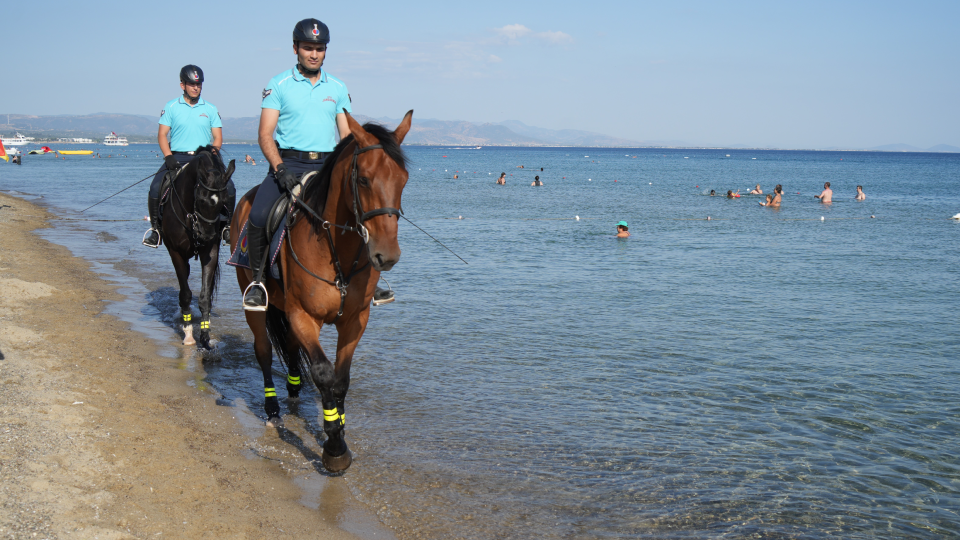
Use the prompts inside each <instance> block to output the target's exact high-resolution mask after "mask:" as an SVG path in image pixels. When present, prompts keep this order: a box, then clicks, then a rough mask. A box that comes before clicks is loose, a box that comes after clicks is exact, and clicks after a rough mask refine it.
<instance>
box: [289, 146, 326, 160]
mask: <svg viewBox="0 0 960 540" xmlns="http://www.w3.org/2000/svg"><path fill="white" fill-rule="evenodd" d="M329 155H330V152H301V151H299V150H283V149H281V150H280V157H285V158H286V157H292V158H298V159H306V160H310V161H320V160H323V159H326V158H327V156H329Z"/></svg>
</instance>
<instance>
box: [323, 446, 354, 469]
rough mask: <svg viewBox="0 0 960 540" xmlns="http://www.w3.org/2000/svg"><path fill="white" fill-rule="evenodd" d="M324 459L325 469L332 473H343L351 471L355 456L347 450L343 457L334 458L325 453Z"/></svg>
mask: <svg viewBox="0 0 960 540" xmlns="http://www.w3.org/2000/svg"><path fill="white" fill-rule="evenodd" d="M322 459H323V468H325V469H326V470H328V471H330V472H332V473H338V472H343V471H345V470H347V469H349V468H350V465H351V464H353V454H351V453H350V450H347V451H346V452H344V453H343V455H340V456H337V457H333V456H331V455H330V454H328V453H327V452H326V451H324V452H323V458H322Z"/></svg>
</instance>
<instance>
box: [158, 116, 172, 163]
mask: <svg viewBox="0 0 960 540" xmlns="http://www.w3.org/2000/svg"><path fill="white" fill-rule="evenodd" d="M168 133H170V126H165V125H163V124H160V129H158V130H157V143H158V144H159V145H160V151H161V152H163V155H164V157H166V156H169V155H170V154H172V153H173V152H172V151H171V150H170V141H168V140H167V134H168Z"/></svg>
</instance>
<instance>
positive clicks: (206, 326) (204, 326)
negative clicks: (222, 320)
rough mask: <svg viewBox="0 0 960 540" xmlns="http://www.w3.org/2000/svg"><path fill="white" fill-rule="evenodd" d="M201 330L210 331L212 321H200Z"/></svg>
mask: <svg viewBox="0 0 960 540" xmlns="http://www.w3.org/2000/svg"><path fill="white" fill-rule="evenodd" d="M200 329H201V330H209V329H210V321H200Z"/></svg>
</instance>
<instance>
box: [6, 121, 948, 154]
mask: <svg viewBox="0 0 960 540" xmlns="http://www.w3.org/2000/svg"><path fill="white" fill-rule="evenodd" d="M355 118H356V119H357V120H358V121H360V122H361V123H366V122H371V121H373V122H378V123H380V124H383V125H385V126H387V127H389V128H391V129H392V128H393V127H395V126H396V125H397V124H399V123H400V120H399V119H396V118H387V117H380V118H371V117H368V116H363V115H360V114H358V115H355ZM259 123H260V118H259V117H257V116H250V117H243V118H224V119H223V134H224V139H225V140H226V141H227V142H256V140H257V126H258V125H259ZM15 131H19V132H20V133H22V134H24V135H25V136H27V137H36V138H37V139H47V140H49V139H54V140H55V139H57V138H60V137H88V138H91V139H94V140H99V139H102V138H103V136H104V135H106V134H108V133H110V132H111V131H115V132H116V133H117V134H118V135H121V136H125V137H127V138H128V139H129V140H130V142H154V141H156V137H157V117H156V116H143V115H134V114H112V113H96V114H87V115H76V116H74V115H55V116H34V115H26V114H0V134H3V135H13V132H15ZM404 144H410V145H425V146H461V145H462V146H588V147H589V146H600V147H603V146H606V147H625V148H643V147H659V148H663V147H666V148H689V147H698V146H697V145H690V144H686V143H684V142H683V141H676V140H672V141H634V140H630V139H621V138H618V137H611V136H609V135H603V134H601V133H594V132H592V131H581V130H576V129H546V128H540V127H534V126H528V125H526V124H524V123H523V122H519V121H517V120H507V121H505V122H499V123H482V124H481V123H475V122H467V121H462V120H433V119H418V118H414V122H413V127H412V128H411V130H410V133H409V134H408V135H407V138H406V139H405V140H404ZM742 147H744V146H743V145H733V146H726V148H742ZM824 150H872V151H879V152H960V147H956V146H951V145H947V144H938V145H937V146H933V147H931V148H927V149H923V148H917V147H915V146H910V145H907V144H888V145H884V146H875V147H873V148H825V149H824Z"/></svg>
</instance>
